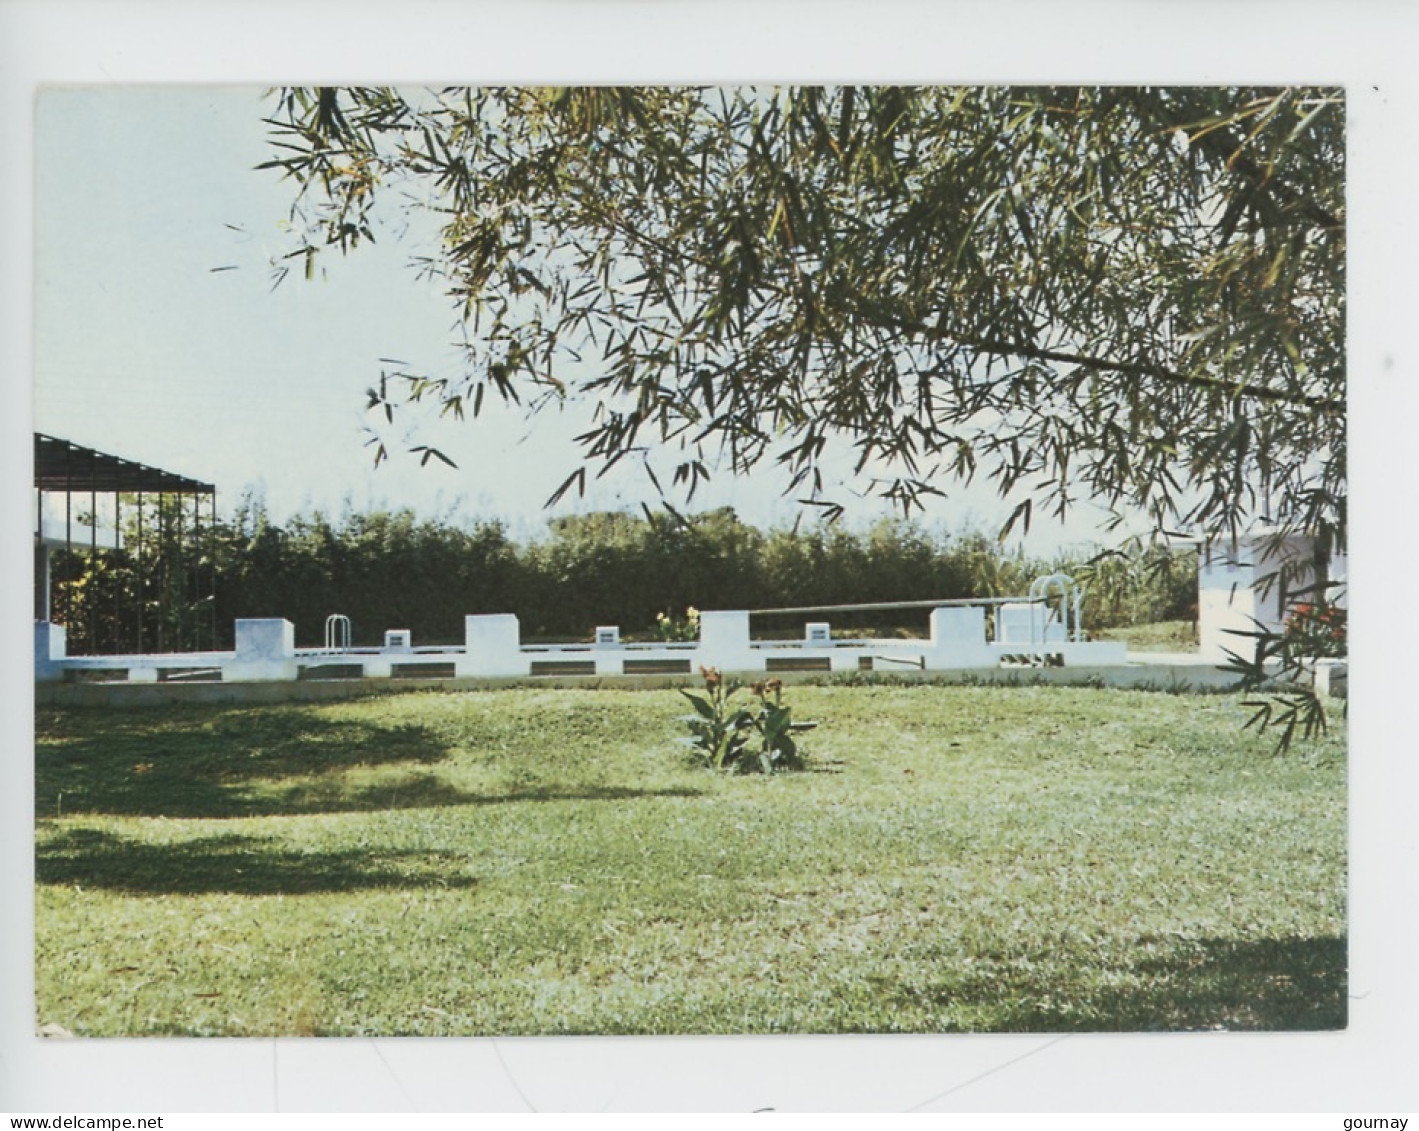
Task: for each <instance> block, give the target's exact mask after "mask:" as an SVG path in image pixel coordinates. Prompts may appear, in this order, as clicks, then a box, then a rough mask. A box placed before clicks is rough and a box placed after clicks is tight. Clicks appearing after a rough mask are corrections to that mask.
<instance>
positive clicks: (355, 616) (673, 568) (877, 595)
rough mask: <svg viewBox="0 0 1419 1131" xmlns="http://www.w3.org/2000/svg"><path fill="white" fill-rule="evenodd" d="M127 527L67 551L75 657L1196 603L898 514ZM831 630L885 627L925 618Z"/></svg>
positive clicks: (1124, 558)
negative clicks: (1067, 579) (330, 641)
mask: <svg viewBox="0 0 1419 1131" xmlns="http://www.w3.org/2000/svg"><path fill="white" fill-rule="evenodd" d="M147 505H149V506H156V505H157V503H156V502H154V501H152V500H150V501H149V502H148V504H147ZM127 525H128V529H127V530H126V531H125V548H124V550H122V551H118V552H114V553H108V554H99V555H97V556H96V557H93V558H90V557H88V556H81V555H75V556H74V557H73V558H72V559H70V560H65V555H63V554H60V555H58V558H59V560H58V561H57V562H56V568H55V570H54V577H55V587H56V593H55V597H54V604H55V607H56V609H58V610H61V611H62V615H63V619H64V620H65V622H66V624H67V625H68V629H69V640H70V648H71V651H72V652H75V653H80V652H123V651H131V650H134V649H135V641H138V640H140V639H141V641H142V643H143V648H144V650H147V651H152V650H154V649H155V648H157V647H158V646H159V641H161V642H162V643H161V647H162V648H163V649H165V650H172V651H177V650H188V649H192V648H194V647H216V648H230V647H231V646H232V639H231V638H232V625H233V622H234V621H235V620H237V619H238V618H244V617H284V618H285V619H287V620H290V621H291V622H292V623H293V624H294V625H295V626H296V638H297V643H298V644H299V645H301V646H303V647H304V646H314V645H318V644H320V643H321V642H322V640H323V636H324V626H325V621H326V618H327V617H328V616H329V615H330V614H332V613H341V614H344V615H346V616H348V617H349V618H350V620H351V623H352V636H353V641H354V643H356V644H365V645H370V644H378V643H380V642H381V641H382V639H383V634H384V631H385V630H386V629H390V628H407V629H409V630H410V631H411V632H412V634H413V638H414V642H415V643H416V644H456V643H460V642H461V641H462V637H463V617H464V616H465V615H468V614H475V613H515V614H516V615H517V617H518V619H519V621H520V623H521V627H522V633H523V638H524V639H555V640H577V639H589V638H590V636H591V634H592V632H593V630H594V628H595V626H597V625H602V624H614V625H619V626H620V628H621V631H622V633H623V635H625V636H632V637H633V636H640V637H651V636H654V635H656V634H657V633H663V632H665V631H666V629H667V628H668V627H669V628H672V629H673V628H674V627H675V626H676V625H677V624H678V625H679V627H680V628H681V629H683V628H684V625H683V620H684V618H685V614H686V610H687V609H689V608H691V607H694V608H698V609H731V608H739V609H766V608H778V607H792V606H805V605H838V604H860V603H868V602H888V601H906V600H923V599H933V600H934V599H955V598H962V597H987V596H1010V595H1015V594H1023V593H1026V592H1027V591H1028V590H1029V586H1030V583H1031V581H1033V580H1034V579H1035V578H1036V577H1038V576H1041V575H1042V574H1045V573H1052V572H1055V571H1064V572H1066V573H1069V574H1071V575H1072V576H1075V577H1076V578H1078V579H1080V580H1082V581H1083V582H1084V583H1085V584H1086V585H1087V587H1088V589H1087V599H1086V604H1085V610H1084V613H1085V625H1086V627H1088V628H1091V629H1103V628H1108V627H1111V626H1115V625H1123V624H1134V623H1149V622H1154V621H1160V620H1177V619H1184V618H1189V617H1192V616H1193V615H1194V612H1193V609H1194V604H1195V600H1196V561H1195V555H1193V554H1191V553H1188V552H1184V551H1179V550H1175V549H1170V548H1168V547H1163V546H1158V545H1137V546H1133V547H1128V548H1125V549H1124V550H1122V551H1119V550H1115V551H1111V552H1110V553H1108V554H1100V555H1093V554H1090V553H1078V554H1073V555H1061V556H1058V557H1055V558H1039V557H1029V556H1027V555H1026V554H1024V553H1023V552H1022V551H1020V550H1018V549H1007V548H1005V547H1004V546H1002V545H1001V544H1000V543H999V542H998V541H997V540H996V539H995V538H993V537H990V536H988V535H985V534H981V533H978V532H974V531H963V532H959V533H944V532H939V531H936V532H933V531H931V530H928V529H926V528H924V527H923V526H921V525H919V524H918V523H915V522H912V521H908V520H905V519H900V518H898V519H884V520H881V521H878V522H877V523H876V524H874V525H872V526H869V527H867V528H865V529H858V530H854V529H850V528H848V527H846V526H845V525H843V524H840V523H822V524H812V525H801V526H800V527H798V528H775V529H768V530H761V529H759V528H757V527H755V526H753V525H750V524H748V523H745V522H744V521H742V520H741V519H740V518H739V517H738V516H737V515H736V514H735V512H734V511H733V510H732V509H730V508H722V509H719V510H712V511H707V512H704V513H701V514H697V515H692V516H687V517H681V516H678V515H674V514H671V513H664V512H647V513H645V514H639V515H638V514H629V513H620V512H598V513H591V514H585V515H575V516H568V517H562V518H556V519H552V520H550V521H549V522H548V524H547V527H546V530H545V532H544V533H543V534H542V535H540V536H539V537H535V538H532V539H529V540H524V541H518V540H516V539H514V538H513V537H512V536H511V535H510V533H509V531H508V530H507V528H506V526H505V525H504V524H502V523H501V522H498V521H488V520H483V521H479V520H473V521H467V522H454V521H449V520H445V519H427V518H419V517H417V516H416V515H415V514H414V512H413V511H411V510H407V509H404V510H394V511H373V512H365V513H361V512H356V511H353V510H350V511H347V512H345V513H344V514H342V515H340V516H338V517H332V516H329V515H327V514H325V513H323V512H320V511H316V512H313V513H311V514H308V515H297V516H295V517H293V518H291V519H289V520H288V521H286V522H285V523H278V522H275V521H273V520H272V519H271V518H270V516H269V515H268V514H267V513H266V511H265V509H264V507H263V506H262V505H261V504H260V502H259V500H254V499H251V498H247V499H244V500H243V501H242V502H241V503H240V504H239V505H238V506H237V508H236V509H235V512H234V513H233V515H232V516H231V517H230V518H226V519H219V520H218V521H217V522H216V523H215V524H214V525H212V526H210V527H209V528H208V529H206V530H204V531H203V532H202V536H201V537H200V538H199V539H196V540H192V541H190V542H189V543H187V544H183V545H166V546H164V545H161V544H159V542H158V540H157V533H156V532H157V531H159V530H160V529H161V524H160V523H158V522H156V521H155V516H154V515H151V514H150V515H149V516H147V520H146V521H145V522H144V523H143V525H142V528H141V531H142V532H141V537H140V531H139V526H138V521H137V516H136V507H134V508H132V513H131V516H130V520H129V523H128V524H127ZM800 619H801V618H800ZM830 619H831V620H832V621H833V623H834V625H835V626H840V627H842V628H852V629H859V630H881V631H892V630H895V629H901V628H907V627H909V626H911V625H914V624H917V622H921V623H923V624H924V621H925V616H924V613H923V612H922V611H921V610H915V611H907V612H900V613H884V612H876V613H871V614H851V615H849V614H839V615H835V616H833V617H831V618H830ZM765 623H766V625H768V626H770V627H772V626H773V624H774V621H773V620H772V619H767V620H766V622H765ZM784 623H785V625H786V624H787V623H788V622H787V621H785V622H784ZM140 629H141V637H140V636H139V630H140Z"/></svg>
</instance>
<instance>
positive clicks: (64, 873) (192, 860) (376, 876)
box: [35, 829, 478, 895]
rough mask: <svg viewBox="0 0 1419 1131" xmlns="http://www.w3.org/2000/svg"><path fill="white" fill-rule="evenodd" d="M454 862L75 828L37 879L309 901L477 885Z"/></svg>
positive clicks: (48, 846) (48, 849) (40, 865)
mask: <svg viewBox="0 0 1419 1131" xmlns="http://www.w3.org/2000/svg"><path fill="white" fill-rule="evenodd" d="M454 863H455V862H453V861H450V860H447V859H444V858H441V857H439V856H437V855H436V854H433V853H427V852H379V853H373V852H368V851H349V852H292V851H289V850H281V849H276V848H273V847H272V842H271V841H270V840H269V839H267V838H264V837H250V836H217V837H202V838H200V839H197V840H186V841H180V842H177V843H175V844H144V843H142V842H141V841H136V840H129V839H127V838H125V837H121V836H115V835H114V834H113V833H108V832H103V831H101V830H98V829H72V830H69V831H66V832H64V833H62V834H60V835H59V836H56V837H54V838H53V839H52V840H49V841H48V842H47V843H45V844H43V845H42V846H41V847H40V848H39V851H38V853H37V856H36V860H35V878H36V879H37V880H38V881H39V882H40V883H42V884H61V885H72V884H77V885H79V886H80V887H81V888H106V889H108V890H110V891H121V892H127V893H130V894H136V895H206V894H211V893H216V892H226V893H230V894H234V895H278V894H279V895H306V894H312V893H319V892H351V891H362V890H367V889H371V888H469V887H473V886H474V885H476V884H477V882H478V881H477V880H476V879H474V878H472V877H470V876H466V875H460V874H458V872H457V871H456V870H455V868H454V867H453V865H454Z"/></svg>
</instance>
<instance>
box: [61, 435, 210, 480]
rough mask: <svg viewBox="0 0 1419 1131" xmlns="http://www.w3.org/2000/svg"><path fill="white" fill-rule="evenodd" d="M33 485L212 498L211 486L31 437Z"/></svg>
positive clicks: (73, 445)
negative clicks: (210, 496) (208, 496)
mask: <svg viewBox="0 0 1419 1131" xmlns="http://www.w3.org/2000/svg"><path fill="white" fill-rule="evenodd" d="M34 485H35V486H36V487H37V488H38V489H39V490H41V491H66V492H73V493H79V492H96V491H97V492H103V493H105V494H110V493H113V494H116V493H123V492H126V493H130V494H143V493H151V494H175V495H214V494H216V491H217V488H216V487H215V486H213V485H212V484H211V483H202V482H200V481H198V480H196V479H189V478H188V477H187V476H185V475H178V474H176V473H175V472H171V471H163V470H162V469H161V468H157V467H149V466H148V465H147V464H143V463H134V462H133V461H132V460H126V459H123V458H121V457H120V456H113V455H108V454H106V453H104V452H99V451H95V450H94V449H93V448H86V447H83V446H82V445H80V444H75V443H71V442H70V441H68V440H58V439H55V438H54V437H53V436H45V435H43V434H42V433H39V432H36V433H35V434H34Z"/></svg>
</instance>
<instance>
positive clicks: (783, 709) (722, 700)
mask: <svg viewBox="0 0 1419 1131" xmlns="http://www.w3.org/2000/svg"><path fill="white" fill-rule="evenodd" d="M700 676H701V677H702V678H703V679H704V681H705V690H704V694H699V693H696V692H693V691H685V690H684V689H681V691H680V694H681V695H683V696H684V697H685V698H686V699H688V700H689V701H690V703H691V705H692V706H693V707H694V708H695V713H694V714H693V715H689V716H687V717H686V719H685V722H686V725H687V726H688V727H689V728H690V735H689V737H688V739H686V741H687V742H688V743H689V744H690V746H691V747H692V748H693V749H694V750H695V751H696V753H697V755H698V756H699V757H700V759H701V760H702V761H703V762H704V763H705V765H707V766H709V767H710V768H711V769H715V770H734V771H736V772H738V773H764V774H771V773H773V772H774V771H775V770H781V769H798V768H800V767H801V766H802V765H803V759H802V756H801V755H800V754H799V752H798V744H797V743H796V742H795V741H794V738H793V734H794V732H795V731H796V730H801V729H804V724H795V723H794V722H793V710H792V708H791V707H789V706H788V705H787V704H785V703H784V702H783V681H782V680H779V679H767V680H764V681H762V682H757V683H753V684H750V685H749V694H750V695H751V696H752V697H753V702H750V703H734V702H732V700H733V699H734V698H735V697H736V696H737V695H738V694H739V692H740V691H742V690H744V685H743V684H741V683H739V682H738V681H733V682H726V681H725V679H724V676H723V674H722V673H721V672H720V670H719V669H718V668H706V667H701V668H700Z"/></svg>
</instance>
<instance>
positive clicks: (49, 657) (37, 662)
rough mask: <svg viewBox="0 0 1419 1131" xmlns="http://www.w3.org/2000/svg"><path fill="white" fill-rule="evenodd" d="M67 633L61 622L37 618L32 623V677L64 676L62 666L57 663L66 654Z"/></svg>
mask: <svg viewBox="0 0 1419 1131" xmlns="http://www.w3.org/2000/svg"><path fill="white" fill-rule="evenodd" d="M67 647H68V645H67V633H66V632H65V631H64V626H63V625H62V624H55V623H54V622H53V621H47V620H37V621H35V625H34V677H35V679H43V680H52V679H63V678H64V666H63V664H61V663H59V662H58V661H61V660H63V659H64V657H65V655H66V654H67Z"/></svg>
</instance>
